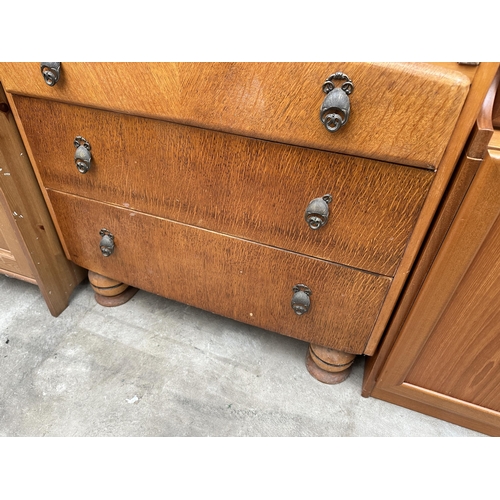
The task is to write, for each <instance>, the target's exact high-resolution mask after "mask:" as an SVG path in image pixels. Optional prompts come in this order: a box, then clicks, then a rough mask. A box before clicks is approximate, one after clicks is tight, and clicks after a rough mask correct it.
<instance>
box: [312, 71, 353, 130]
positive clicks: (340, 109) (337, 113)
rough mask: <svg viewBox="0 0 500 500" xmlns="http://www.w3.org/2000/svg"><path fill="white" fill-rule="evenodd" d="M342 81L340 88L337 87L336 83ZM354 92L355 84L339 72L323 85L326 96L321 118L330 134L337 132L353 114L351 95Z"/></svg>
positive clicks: (320, 114)
mask: <svg viewBox="0 0 500 500" xmlns="http://www.w3.org/2000/svg"><path fill="white" fill-rule="evenodd" d="M335 80H341V81H344V83H343V84H342V85H341V86H340V87H335V85H334V83H333V82H334V81H335ZM353 90H354V84H353V83H352V82H351V79H350V78H349V77H348V76H347V75H346V74H344V73H341V72H337V73H334V74H333V75H330V76H329V77H328V78H327V79H326V81H325V83H323V92H324V93H325V94H326V97H325V99H324V100H323V104H322V105H321V110H320V113H319V117H320V119H321V122H322V123H323V125H324V126H325V128H326V130H328V131H329V132H336V131H337V130H339V129H340V128H341V127H343V126H344V125H345V124H346V123H347V121H348V120H349V115H350V113H351V103H350V101H349V95H350V94H351V93H352V91H353Z"/></svg>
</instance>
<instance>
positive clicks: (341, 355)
mask: <svg viewBox="0 0 500 500" xmlns="http://www.w3.org/2000/svg"><path fill="white" fill-rule="evenodd" d="M355 358H356V355H355V354H350V353H346V352H342V351H337V350H336V349H329V348H328V347H322V346H319V345H314V344H309V350H308V352H307V357H306V368H307V371H308V372H309V373H310V374H311V375H312V376H313V377H314V378H315V379H316V380H319V381H320V382H323V383H324V384H340V382H343V381H344V380H345V379H346V378H347V377H348V376H349V374H350V373H351V366H352V364H353V362H354V359H355Z"/></svg>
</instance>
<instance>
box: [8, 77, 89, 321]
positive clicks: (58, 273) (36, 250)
mask: <svg viewBox="0 0 500 500" xmlns="http://www.w3.org/2000/svg"><path fill="white" fill-rule="evenodd" d="M0 105H1V109H2V110H3V111H2V112H0V170H1V171H0V174H2V175H0V189H1V190H2V191H3V193H4V195H5V200H6V202H7V205H8V206H9V209H10V211H11V213H12V214H15V224H16V226H17V232H18V234H19V236H20V238H21V239H22V245H21V246H22V249H23V251H24V252H25V257H26V258H27V259H28V261H29V262H30V263H31V264H30V265H31V270H32V274H33V276H34V277H35V279H36V283H37V285H38V286H39V288H40V291H41V292H42V295H43V297H44V299H45V302H46V303H47V306H48V308H49V310H50V312H51V314H52V315H54V316H57V315H59V314H60V313H61V312H62V311H63V310H64V309H65V308H66V307H67V305H68V301H69V297H70V295H71V293H72V292H73V290H74V288H75V286H76V285H77V284H78V283H80V282H81V281H82V280H83V279H84V277H85V274H84V272H83V270H82V269H79V268H78V267H77V266H75V265H74V264H73V263H71V262H70V261H68V260H67V259H66V257H65V255H64V252H63V249H62V248H61V244H60V242H59V239H58V236H57V233H56V231H55V228H54V225H53V223H52V219H51V217H50V215H49V212H48V210H47V207H46V205H45V202H44V199H43V197H42V194H41V192H40V188H39V186H38V183H37V180H36V177H35V174H34V172H33V169H32V166H31V163H30V161H29V159H28V155H27V153H26V149H25V147H24V144H23V142H22V140H21V137H20V135H19V131H18V129H17V127H16V123H15V121H14V118H13V115H12V113H11V111H10V109H9V104H8V102H7V99H6V95H5V94H4V92H3V90H2V89H1V87H0Z"/></svg>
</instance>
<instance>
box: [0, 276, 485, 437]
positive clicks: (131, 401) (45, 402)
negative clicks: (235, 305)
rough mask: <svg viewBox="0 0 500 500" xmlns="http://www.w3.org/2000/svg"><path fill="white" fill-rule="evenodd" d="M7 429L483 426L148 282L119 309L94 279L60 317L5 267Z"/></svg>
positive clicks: (0, 317) (169, 431) (0, 409)
mask: <svg viewBox="0 0 500 500" xmlns="http://www.w3.org/2000/svg"><path fill="white" fill-rule="evenodd" d="M0 304H1V307H0V436H2V437H6V436H33V437H34V436H158V437H160V436H330V437H341V436H386V437H390V436H428V437H432V436H462V437H466V436H482V434H479V433H477V432H474V431H471V430H468V429H465V428H462V427H459V426H456V425H453V424H450V423H447V422H443V421H441V420H438V419H435V418H432V417H429V416H426V415H421V414H419V413H416V412H413V411H411V410H407V409H405V408H401V407H398V406H395V405H392V404H390V403H386V402H384V401H380V400H377V399H374V398H368V399H366V398H363V397H361V384H362V376H363V360H362V359H361V358H360V359H358V360H357V362H356V364H355V365H354V369H353V372H352V374H351V376H350V377H349V378H348V379H347V380H346V381H345V382H344V383H342V384H340V385H336V386H328V385H324V384H322V383H320V382H318V381H316V380H315V379H313V378H312V377H311V376H310V375H309V374H308V372H307V370H306V368H305V363H304V361H305V355H306V351H307V344H306V343H304V342H301V341H298V340H295V339H291V338H287V337H284V336H281V335H278V334H275V333H271V332H268V331H264V330H261V329H258V328H255V327H251V326H248V325H244V324H241V323H237V322H235V321H231V320H229V319H226V318H221V317H218V316H215V315H213V314H210V313H207V312H204V311H201V310H198V309H194V308H192V307H188V306H185V305H183V304H179V303H176V302H172V301H169V300H166V299H164V298H162V297H158V296H155V295H152V294H149V293H146V292H143V291H139V292H138V293H137V295H136V296H135V297H134V298H133V299H132V300H131V301H130V302H128V303H127V304H125V305H122V306H120V307H116V308H105V307H102V306H100V305H98V304H97V303H96V302H95V300H94V296H93V292H92V291H91V289H90V286H89V285H88V283H84V284H82V285H80V286H79V287H78V288H77V289H76V290H75V292H74V294H73V295H72V297H71V302H70V304H69V307H68V308H67V309H66V310H65V311H64V312H63V313H62V314H61V315H60V316H59V317H58V318H54V317H52V316H51V315H50V313H49V311H48V309H47V307H46V304H45V302H44V300H43V298H42V296H41V294H40V292H39V290H38V288H37V287H36V286H35V285H31V284H29V283H25V282H22V281H18V280H15V279H12V278H8V277H6V276H3V275H0Z"/></svg>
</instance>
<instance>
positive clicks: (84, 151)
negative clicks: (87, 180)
mask: <svg viewBox="0 0 500 500" xmlns="http://www.w3.org/2000/svg"><path fill="white" fill-rule="evenodd" d="M73 145H74V146H75V148H76V152H75V164H76V168H77V169H78V172H80V173H81V174H86V173H87V172H88V171H89V168H90V161H91V160H92V154H91V152H90V150H91V147H90V144H89V143H88V142H87V141H86V140H85V138H83V137H82V136H80V135H78V136H77V137H75V140H74V141H73Z"/></svg>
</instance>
